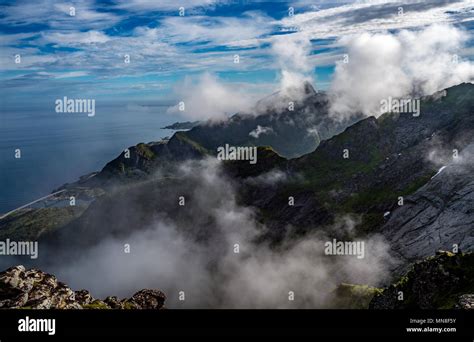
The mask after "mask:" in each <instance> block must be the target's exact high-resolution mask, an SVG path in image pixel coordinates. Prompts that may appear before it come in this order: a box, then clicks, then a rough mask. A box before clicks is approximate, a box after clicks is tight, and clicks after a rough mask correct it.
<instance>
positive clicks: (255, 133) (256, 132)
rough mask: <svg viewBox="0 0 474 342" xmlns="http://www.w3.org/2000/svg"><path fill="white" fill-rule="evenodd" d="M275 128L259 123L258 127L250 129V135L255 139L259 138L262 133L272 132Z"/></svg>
mask: <svg viewBox="0 0 474 342" xmlns="http://www.w3.org/2000/svg"><path fill="white" fill-rule="evenodd" d="M272 132H273V129H272V128H271V127H262V126H260V125H257V127H256V128H255V129H254V130H252V131H250V133H249V135H250V136H251V137H253V138H255V139H258V138H259V137H260V135H262V134H269V133H272Z"/></svg>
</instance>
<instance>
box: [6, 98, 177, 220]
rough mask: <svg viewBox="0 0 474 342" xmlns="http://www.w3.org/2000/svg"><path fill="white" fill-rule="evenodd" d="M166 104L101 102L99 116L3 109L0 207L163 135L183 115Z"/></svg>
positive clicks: (12, 206) (71, 179)
mask: <svg viewBox="0 0 474 342" xmlns="http://www.w3.org/2000/svg"><path fill="white" fill-rule="evenodd" d="M166 108H167V107H164V106H153V107H140V106H132V107H130V106H127V105H125V106H113V107H106V108H100V110H99V109H98V110H97V111H96V114H95V115H94V116H93V117H89V116H87V114H83V113H56V112H55V111H52V110H51V108H48V110H41V109H31V110H24V109H22V110H0V213H5V212H7V211H10V210H13V209H15V208H17V207H19V206H22V205H24V204H26V203H29V202H31V201H34V200H36V199H37V198H40V197H43V196H45V195H48V194H50V193H51V192H52V191H53V190H54V189H56V188H58V187H59V186H61V185H63V184H65V183H70V182H74V181H76V180H77V179H78V178H79V177H80V176H82V175H84V174H88V173H90V172H94V171H99V170H101V169H102V168H103V167H104V166H105V164H106V163H107V162H109V161H110V160H112V159H114V158H115V157H117V156H118V155H119V154H120V153H121V152H122V151H123V150H124V149H125V148H127V147H130V146H133V145H136V144H138V143H140V142H150V141H158V140H160V139H162V138H164V137H166V136H171V135H172V134H173V133H174V131H171V130H164V129H161V127H164V126H167V125H169V124H171V123H172V122H175V121H177V120H176V118H175V117H173V116H171V115H169V114H166V113H165V112H166Z"/></svg>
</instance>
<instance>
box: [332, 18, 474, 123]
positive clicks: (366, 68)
mask: <svg viewBox="0 0 474 342" xmlns="http://www.w3.org/2000/svg"><path fill="white" fill-rule="evenodd" d="M466 39H467V36H466V34H465V33H464V32H462V31H460V30H459V29H457V28H454V27H452V26H448V25H433V26H430V27H428V28H425V29H423V30H418V31H405V30H403V31H400V32H399V33H398V34H388V33H377V34H370V33H364V34H361V35H355V36H349V37H345V38H343V39H341V40H340V43H341V44H342V45H344V46H345V47H346V49H347V53H348V56H349V62H348V63H344V62H343V61H339V62H338V63H337V65H336V70H335V74H334V79H333V82H332V84H331V87H330V93H331V96H332V113H333V115H334V116H336V117H346V116H350V115H354V114H356V113H357V112H363V113H365V114H367V115H380V101H381V100H383V99H387V98H388V97H390V96H391V97H396V98H400V97H410V96H411V97H413V96H421V95H429V94H432V93H434V92H436V91H438V90H441V89H443V88H446V87H450V86H452V85H456V84H458V83H461V82H463V81H470V80H472V79H473V78H474V64H473V63H471V62H469V61H463V60H462V59H459V61H458V63H454V62H453V58H454V57H453V56H454V55H455V54H456V53H458V51H459V50H460V49H462V46H463V43H464V42H465V41H466Z"/></svg>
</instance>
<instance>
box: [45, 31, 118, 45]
mask: <svg viewBox="0 0 474 342" xmlns="http://www.w3.org/2000/svg"><path fill="white" fill-rule="evenodd" d="M42 36H43V38H44V39H45V40H46V41H47V42H49V43H55V44H59V45H60V46H74V45H81V44H95V43H106V42H108V41H109V40H110V39H111V38H110V37H109V36H107V35H106V34H104V33H102V32H100V31H95V30H91V31H86V32H79V31H76V32H51V33H43V35H42Z"/></svg>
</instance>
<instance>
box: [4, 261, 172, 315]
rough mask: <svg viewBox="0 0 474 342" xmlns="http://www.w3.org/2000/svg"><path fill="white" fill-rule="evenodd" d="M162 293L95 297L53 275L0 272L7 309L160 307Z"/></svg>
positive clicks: (18, 268)
mask: <svg viewBox="0 0 474 342" xmlns="http://www.w3.org/2000/svg"><path fill="white" fill-rule="evenodd" d="M165 299H166V296H165V294H164V293H163V292H161V291H159V290H150V289H144V290H140V291H138V292H137V293H135V294H134V295H133V296H132V297H130V298H125V299H122V300H119V299H118V298H117V297H115V296H109V297H107V298H105V299H104V300H100V299H96V298H94V297H92V295H91V294H90V293H89V291H87V290H80V291H73V290H71V289H70V288H69V287H68V286H67V285H66V284H64V283H62V282H60V281H58V280H57V279H56V277H55V276H53V275H51V274H48V273H44V272H42V271H40V270H36V269H30V270H26V269H25V267H23V266H21V265H20V266H15V267H11V268H9V269H7V270H6V271H3V272H1V273H0V308H11V309H162V308H164V303H165Z"/></svg>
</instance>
